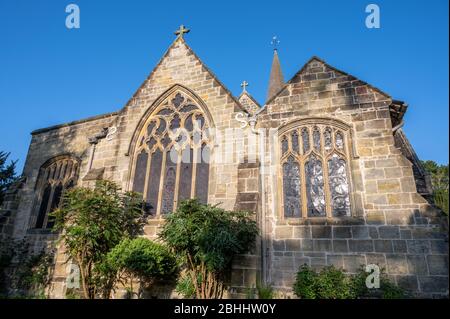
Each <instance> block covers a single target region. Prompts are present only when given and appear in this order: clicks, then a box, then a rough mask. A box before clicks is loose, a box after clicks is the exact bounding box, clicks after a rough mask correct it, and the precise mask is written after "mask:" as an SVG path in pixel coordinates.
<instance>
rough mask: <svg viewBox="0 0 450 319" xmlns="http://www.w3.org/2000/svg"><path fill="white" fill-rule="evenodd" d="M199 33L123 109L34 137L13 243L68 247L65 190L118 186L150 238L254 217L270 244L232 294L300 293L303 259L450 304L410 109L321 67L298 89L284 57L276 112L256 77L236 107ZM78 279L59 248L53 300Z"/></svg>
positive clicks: (176, 48) (18, 191) (14, 214)
mask: <svg viewBox="0 0 450 319" xmlns="http://www.w3.org/2000/svg"><path fill="white" fill-rule="evenodd" d="M188 31H189V30H188V29H186V28H185V27H183V26H181V27H180V29H179V30H178V31H177V32H176V35H177V37H176V39H175V40H174V42H173V43H172V44H171V45H170V47H169V48H168V49H167V51H166V52H165V54H164V55H163V57H162V58H161V60H160V61H159V63H158V64H157V65H156V66H155V68H154V69H153V71H151V73H150V75H149V76H148V77H147V79H146V80H145V81H144V82H143V83H142V85H141V86H140V87H139V88H138V89H137V91H136V92H135V93H134V95H133V96H132V97H131V98H130V99H129V101H128V102H127V103H126V105H125V106H124V107H123V108H122V109H120V110H118V111H115V112H112V113H108V114H103V115H98V116H94V117H91V118H87V119H82V120H76V121H73V122H70V123H66V124H61V125H56V126H52V127H47V128H43V129H38V130H36V131H34V132H32V133H31V135H32V140H31V144H30V147H29V151H28V155H27V159H26V163H25V167H24V171H23V177H22V178H21V179H20V181H19V182H18V183H16V184H15V185H14V187H12V188H11V189H10V190H9V191H8V194H7V196H6V200H5V202H4V204H3V207H2V209H1V211H0V217H1V218H0V240H7V239H8V238H12V239H25V240H26V241H27V242H28V243H29V244H30V247H31V252H30V253H33V252H39V251H41V250H42V249H43V248H45V247H50V246H51V245H55V244H57V242H56V240H57V238H58V235H57V234H56V233H54V232H52V230H51V228H52V226H53V220H52V218H51V217H49V213H50V212H51V211H52V210H54V209H55V208H56V207H57V206H58V205H59V201H60V198H61V194H62V193H63V192H64V190H66V189H69V188H72V187H76V186H87V187H91V186H93V185H95V182H96V181H97V180H101V179H105V180H111V181H114V182H116V183H118V185H119V186H120V187H121V188H122V190H125V191H128V190H133V191H136V192H139V193H141V194H143V198H144V199H145V201H147V202H148V203H149V204H150V207H151V209H150V216H149V218H148V222H147V224H146V226H145V236H147V237H148V238H150V239H151V238H155V237H156V236H157V233H158V229H159V226H160V225H161V223H162V222H164V218H165V215H166V214H168V213H170V212H172V211H173V210H174V209H176V207H177V205H178V203H180V201H182V200H183V199H188V198H194V197H196V198H198V199H199V200H200V201H201V202H203V203H208V204H219V205H220V207H222V208H224V209H227V210H242V211H250V212H253V213H255V218H256V221H257V224H258V227H259V236H258V240H257V244H256V247H255V249H254V251H252V252H251V253H249V254H247V255H242V256H240V257H239V258H236V260H234V262H233V265H232V267H233V270H232V274H231V279H230V283H229V287H230V289H229V294H230V296H231V297H245V291H246V289H247V288H249V287H255V286H256V285H257V284H258V283H264V284H265V285H271V286H272V287H274V289H276V290H277V291H279V292H280V294H284V296H286V297H289V296H291V295H292V285H293V282H294V280H295V275H296V272H297V271H298V269H299V267H300V266H301V265H303V264H307V265H309V266H311V267H313V268H315V269H320V268H321V267H323V266H326V265H335V266H336V267H338V268H343V269H345V271H347V272H349V273H355V272H357V271H358V270H359V269H360V268H361V266H366V265H371V264H375V265H378V266H379V267H380V268H384V269H385V271H386V273H387V275H388V276H389V277H390V278H391V279H392V280H393V281H394V282H395V283H397V284H398V285H399V286H401V287H404V288H405V289H408V290H409V291H411V292H412V293H413V294H414V295H416V296H420V297H428V298H430V297H440V296H445V295H448V227H447V218H446V216H445V215H444V214H443V213H442V211H441V210H440V209H438V208H437V207H436V206H434V204H433V202H432V199H431V196H430V195H431V187H430V181H429V176H428V175H427V174H426V173H425V171H424V169H423V167H422V166H421V163H420V161H419V159H418V157H417V155H416V153H415V152H414V149H413V148H412V146H411V144H410V143H409V142H408V139H407V137H406V136H405V133H404V132H403V130H402V126H403V124H404V121H403V118H404V115H405V113H406V111H407V109H408V105H407V104H406V103H405V102H403V101H399V100H396V99H395V98H393V97H391V96H390V95H389V94H387V93H385V92H383V91H381V90H380V89H378V88H376V87H374V86H372V85H370V84H368V83H366V82H364V81H362V80H360V79H357V78H355V77H354V76H352V75H350V74H348V73H346V72H344V71H341V70H339V69H337V68H335V67H333V66H331V65H329V64H327V63H326V62H325V61H324V60H322V59H320V58H318V57H312V58H311V59H310V60H309V61H307V62H306V63H305V64H304V66H303V67H302V68H301V70H299V71H298V72H297V73H296V74H295V75H294V76H293V77H292V78H291V79H290V80H288V81H285V79H284V78H283V73H282V69H281V63H280V60H282V59H280V57H279V56H278V52H277V50H276V49H275V50H274V55H273V61H272V66H271V72H270V78H269V81H268V90H267V100H266V101H265V103H262V104H259V103H258V102H257V101H256V100H255V99H254V98H253V97H252V95H251V94H250V92H249V90H248V88H247V86H248V83H247V82H245V81H244V82H243V83H242V87H243V90H242V93H241V94H240V96H234V95H233V94H232V93H231V92H230V91H229V90H228V89H227V88H226V87H225V86H224V84H223V83H221V82H220V80H219V79H218V78H217V77H216V76H215V75H214V74H213V73H212V72H211V71H210V70H209V69H208V67H207V66H206V65H205V64H204V63H203V62H202V61H201V60H200V58H199V57H198V56H197V55H196V54H195V53H194V51H193V50H192V49H191V48H190V47H189V45H188V44H187V43H186V40H185V37H186V33H187V32H188ZM124 63H125V61H124ZM267 67H269V65H268V66H267ZM386 76H388V75H386ZM243 77H245V75H243ZM111 94H114V92H111ZM412 111H413V110H412ZM430 125H431V123H430ZM182 158H183V159H187V160H182ZM69 272H70V269H69V268H68V267H67V264H66V263H65V258H64V253H63V251H62V249H61V247H59V249H58V250H57V256H56V265H55V269H54V274H53V280H52V283H51V287H49V295H50V296H51V297H53V298H63V297H64V296H65V292H66V289H67V284H66V282H67V281H66V279H67V277H68V274H69Z"/></svg>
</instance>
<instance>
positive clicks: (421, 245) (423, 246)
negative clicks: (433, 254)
mask: <svg viewBox="0 0 450 319" xmlns="http://www.w3.org/2000/svg"><path fill="white" fill-rule="evenodd" d="M406 245H407V246H408V253H410V254H427V253H429V251H430V243H429V241H428V240H407V241H406Z"/></svg>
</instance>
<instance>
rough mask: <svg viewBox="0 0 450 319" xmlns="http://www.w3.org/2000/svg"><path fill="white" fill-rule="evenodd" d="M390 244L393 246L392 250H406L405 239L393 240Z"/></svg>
mask: <svg viewBox="0 0 450 319" xmlns="http://www.w3.org/2000/svg"><path fill="white" fill-rule="evenodd" d="M392 245H393V246H394V252H396V253H406V252H408V249H407V246H406V241H405V240H393V241H392Z"/></svg>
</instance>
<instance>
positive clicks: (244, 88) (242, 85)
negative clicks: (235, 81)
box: [241, 81, 248, 93]
mask: <svg viewBox="0 0 450 319" xmlns="http://www.w3.org/2000/svg"><path fill="white" fill-rule="evenodd" d="M247 86H248V82H247V81H244V82H242V83H241V87H242V93H244V92H247Z"/></svg>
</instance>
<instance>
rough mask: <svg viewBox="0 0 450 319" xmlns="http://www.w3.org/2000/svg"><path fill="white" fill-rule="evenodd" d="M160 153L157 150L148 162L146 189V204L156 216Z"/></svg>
mask: <svg viewBox="0 0 450 319" xmlns="http://www.w3.org/2000/svg"><path fill="white" fill-rule="evenodd" d="M161 165H162V152H161V150H160V149H159V148H158V149H156V151H155V152H154V153H153V154H152V158H151V162H150V175H149V179H148V188H147V202H148V203H149V204H150V206H151V207H150V213H151V214H152V215H155V214H156V210H157V206H158V195H159V181H160V179H161Z"/></svg>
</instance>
